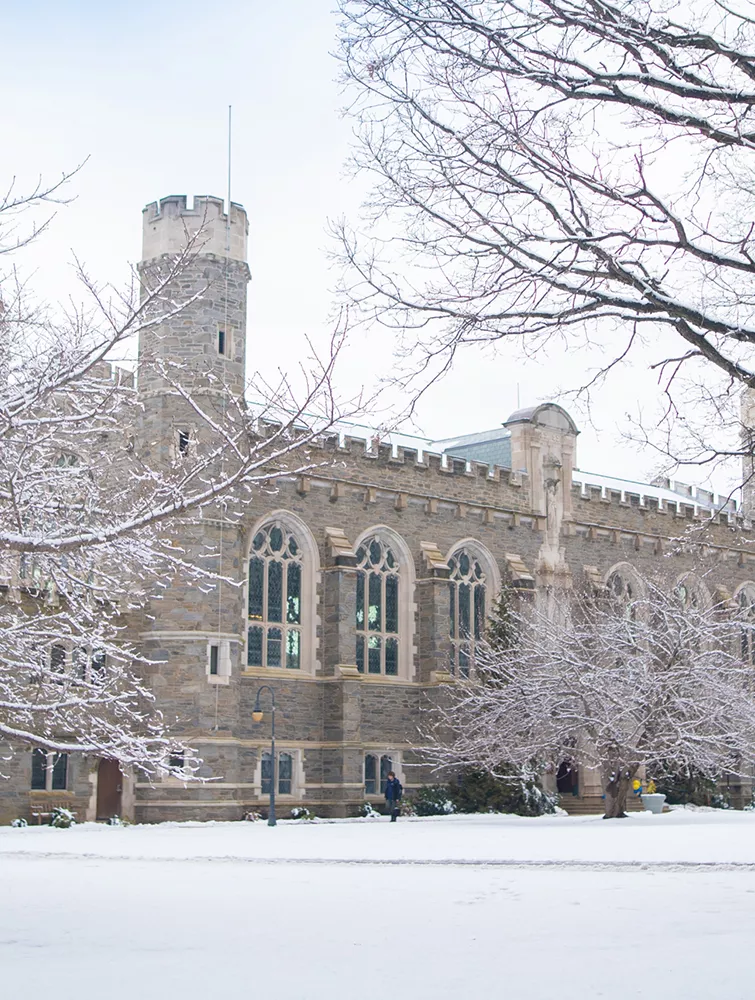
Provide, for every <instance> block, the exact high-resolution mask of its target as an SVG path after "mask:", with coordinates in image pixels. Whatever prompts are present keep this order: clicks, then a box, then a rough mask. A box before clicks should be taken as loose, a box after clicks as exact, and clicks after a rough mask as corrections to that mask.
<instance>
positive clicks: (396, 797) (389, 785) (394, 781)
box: [385, 778, 404, 802]
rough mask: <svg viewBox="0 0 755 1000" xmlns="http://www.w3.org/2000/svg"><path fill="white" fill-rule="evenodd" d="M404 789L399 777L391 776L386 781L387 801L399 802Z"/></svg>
mask: <svg viewBox="0 0 755 1000" xmlns="http://www.w3.org/2000/svg"><path fill="white" fill-rule="evenodd" d="M403 791H404V789H403V788H402V786H401V782H400V781H399V780H398V778H389V779H388V780H387V781H386V783H385V800H386V802H399V801H400V800H401V796H402V794H403Z"/></svg>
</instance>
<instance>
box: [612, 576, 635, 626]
mask: <svg viewBox="0 0 755 1000" xmlns="http://www.w3.org/2000/svg"><path fill="white" fill-rule="evenodd" d="M606 589H607V590H608V596H609V598H610V600H611V601H612V602H613V604H614V606H615V607H616V608H617V610H619V611H621V609H623V614H624V617H625V618H627V619H628V620H629V621H636V619H637V604H636V601H637V596H638V595H637V593H636V589H635V587H634V584H633V583H632V581H631V579H629V578H628V577H627V576H626V574H624V573H621V572H620V571H618V570H617V571H616V572H615V573H611V575H610V576H609V578H608V583H607V584H606Z"/></svg>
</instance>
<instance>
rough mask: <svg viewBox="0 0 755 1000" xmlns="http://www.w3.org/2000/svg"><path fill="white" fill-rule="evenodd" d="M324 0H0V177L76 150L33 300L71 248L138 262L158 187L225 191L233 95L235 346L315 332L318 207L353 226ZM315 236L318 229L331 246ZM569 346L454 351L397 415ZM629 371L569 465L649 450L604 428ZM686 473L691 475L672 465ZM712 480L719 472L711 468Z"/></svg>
mask: <svg viewBox="0 0 755 1000" xmlns="http://www.w3.org/2000/svg"><path fill="white" fill-rule="evenodd" d="M332 6H333V0H286V2H285V3H269V2H267V0H246V2H241V0H238V2H235V0H219V2H217V3H215V4H212V5H208V4H206V3H201V4H200V3H199V2H197V0H180V2H179V0H151V2H147V0H131V2H129V3H128V4H125V3H105V4H103V3H102V2H101V0H99V2H95V0H71V2H69V3H65V4H62V3H59V2H57V3H53V2H52V0H25V2H24V3H23V4H21V3H14V4H6V5H5V9H4V11H3V27H2V32H3V59H2V63H1V64H0V84H1V85H2V93H3V94H4V95H5V100H4V101H3V103H2V105H1V106H0V136H1V137H2V147H1V148H2V153H3V155H2V161H0V183H2V184H4V185H7V184H8V183H9V182H10V180H11V179H12V177H13V176H14V175H15V177H16V178H17V183H18V185H19V189H26V188H28V187H30V186H31V185H33V184H34V183H35V181H36V179H37V177H38V176H39V175H40V174H42V176H43V178H44V179H45V180H51V179H54V178H55V177H56V176H57V175H59V174H60V173H61V172H62V171H64V170H70V169H71V168H72V167H74V166H75V165H76V164H78V163H80V162H81V161H83V160H84V159H85V158H87V157H88V158H89V159H88V160H87V162H86V164H85V166H84V167H83V168H82V170H81V172H80V173H79V174H78V175H77V177H76V178H74V180H73V181H72V182H71V184H70V185H69V188H68V190H69V193H70V194H71V195H75V196H76V197H75V200H74V201H73V202H72V203H70V204H68V205H67V206H65V207H62V208H60V209H59V211H58V213H57V217H56V219H55V222H54V226H53V229H52V231H51V233H50V234H49V235H48V236H46V237H45V238H44V241H42V242H38V243H36V244H35V245H34V246H33V247H31V248H29V249H28V250H26V251H25V252H24V254H23V256H20V257H19V260H18V261H17V263H18V264H19V265H20V266H21V267H22V269H23V270H24V271H26V272H28V271H29V270H30V269H31V270H34V271H35V274H36V281H37V285H38V287H39V289H40V290H41V291H42V292H43V293H44V294H45V295H46V296H48V297H50V298H54V297H58V296H61V295H65V294H68V293H69V292H70V291H71V289H72V286H71V270H70V266H69V262H70V258H71V253H72V251H73V252H75V253H76V254H77V255H78V257H79V258H80V259H81V260H83V261H84V262H85V263H86V265H87V266H88V267H89V269H90V271H91V272H92V273H93V274H94V275H95V276H96V277H97V278H98V279H100V280H107V281H113V282H115V283H119V282H121V281H123V280H125V279H126V278H127V276H128V272H127V264H128V262H134V261H136V260H137V259H138V257H139V254H140V241H141V209H142V207H143V206H144V205H145V204H146V203H147V202H148V201H153V200H155V199H157V198H160V197H164V196H165V195H168V194H189V195H193V194H207V193H209V194H217V195H219V196H223V195H224V194H225V191H226V141H227V140H226V123H227V107H228V104H232V105H233V119H234V128H233V147H234V153H233V189H232V194H233V200H234V201H238V202H241V203H242V204H243V205H244V206H245V208H246V209H247V212H248V213H249V219H250V267H251V271H252V285H251V289H250V308H249V335H248V354H249V355H250V356H251V358H252V363H253V365H254V367H255V368H259V369H261V370H263V371H269V372H272V371H273V370H274V368H275V366H276V365H278V364H282V365H286V364H288V363H290V361H291V359H295V358H296V357H297V355H298V354H300V353H302V352H303V351H304V346H303V344H304V337H305V335H310V336H312V337H313V338H314V339H315V341H316V342H321V341H323V340H324V339H325V337H326V336H327V333H328V330H329V326H328V322H327V317H328V314H329V313H330V311H331V310H332V308H333V294H332V288H333V286H334V284H335V281H336V274H335V273H334V272H333V271H332V270H331V269H330V268H329V265H328V261H327V257H326V253H327V249H328V246H329V241H330V237H329V236H328V233H327V225H328V219H336V218H338V217H340V216H342V215H345V216H347V217H348V218H349V219H350V220H351V221H356V220H357V216H358V211H359V205H360V201H361V198H362V197H363V195H364V193H365V190H366V188H365V187H364V186H361V185H360V184H359V183H354V182H353V181H351V180H347V179H346V178H345V175H344V168H343V165H344V162H345V160H346V157H347V154H348V148H349V143H350V141H351V129H352V123H350V122H349V121H348V120H346V119H344V118H343V117H342V116H341V115H340V110H339V109H340V107H341V106H342V104H343V103H344V98H343V96H342V95H341V94H340V92H339V86H338V83H337V79H336V78H337V75H338V65H337V63H336V61H335V60H334V59H333V57H332V56H331V55H330V53H331V52H332V51H333V50H334V48H335V16H334V14H333V13H332V11H331V7H332ZM330 245H331V246H332V244H330ZM393 347H394V345H393V344H392V342H391V341H390V339H389V336H388V334H387V333H385V332H384V331H382V330H381V331H379V333H378V334H377V335H373V336H369V334H368V333H367V332H365V331H362V332H359V333H357V334H355V335H354V337H353V339H352V342H351V344H350V347H349V350H348V352H347V356H346V358H345V359H344V361H345V363H344V366H343V371H342V375H341V380H342V381H341V384H342V388H343V390H344V392H351V391H353V389H354V387H355V386H356V385H358V384H360V383H361V382H362V381H367V382H368V383H370V382H373V381H374V379H375V378H376V377H378V376H379V375H380V374H381V373H385V372H387V371H389V370H390V368H391V363H392V361H391V359H392V351H393ZM595 363H596V361H594V360H593V358H592V357H591V355H590V351H589V350H588V349H582V350H580V351H575V352H571V353H570V352H567V351H565V350H561V349H558V350H557V349H555V348H554V350H553V351H552V352H551V351H549V352H548V354H547V356H543V358H542V361H541V362H540V363H536V362H535V361H533V360H530V361H527V362H524V361H523V360H522V359H521V358H520V357H519V356H518V355H517V354H516V352H515V351H514V350H513V349H508V350H506V351H504V352H501V353H500V354H498V355H496V354H494V353H493V352H492V351H488V352H487V353H482V352H479V351H477V352H471V351H470V352H469V353H467V354H466V355H464V356H463V357H462V358H461V360H460V361H459V363H458V364H457V368H456V369H455V371H454V373H453V374H452V375H451V376H450V377H448V378H447V379H446V380H445V381H444V382H443V383H442V384H441V385H439V386H438V387H436V388H435V389H434V390H433V391H432V392H431V393H430V394H429V395H428V396H427V398H426V399H425V400H424V401H423V403H422V404H421V406H420V409H419V411H418V416H417V424H416V426H415V427H413V428H407V429H408V430H414V431H416V432H418V433H421V434H423V435H426V436H428V437H431V438H434V439H439V438H444V437H450V436H453V435H457V434H465V433H470V432H472V431H476V430H487V429H489V428H492V427H495V426H497V425H498V424H500V423H501V422H503V421H504V420H505V419H506V417H507V416H508V415H509V414H510V413H511V412H512V411H513V410H514V409H516V408H517V391H518V392H519V398H520V400H521V405H522V406H525V405H530V404H533V403H536V402H539V401H542V400H544V399H547V398H553V397H554V396H555V394H556V393H557V391H558V390H559V389H561V388H569V387H570V386H575V385H578V384H580V383H581V382H582V381H584V377H585V376H584V373H585V371H586V369H588V368H589V367H590V366H591V365H593V364H595ZM648 385H649V383H648V380H647V377H646V376H645V375H644V374H643V372H642V369H641V367H640V368H639V369H634V370H627V371H625V372H624V373H618V374H616V375H614V377H613V379H612V381H611V382H610V385H609V388H608V389H607V390H606V391H604V392H603V393H601V394H600V395H599V396H598V397H597V401H596V403H595V404H594V406H593V410H592V420H593V423H592V424H591V423H590V422H589V421H588V420H587V419H586V415H585V413H584V411H583V410H581V409H580V407H579V406H577V405H574V404H573V403H572V402H569V401H567V402H565V405H566V406H567V408H568V409H570V410H571V412H572V413H573V414H574V415H575V417H576V419H577V422H578V424H579V425H580V426H581V427H582V429H583V433H582V435H581V437H580V441H579V464H580V466H581V467H582V468H583V469H588V470H591V471H602V472H605V473H608V474H613V475H618V476H624V477H626V478H637V477H639V478H640V479H642V478H649V476H650V475H652V474H653V473H655V472H657V471H658V464H657V460H656V459H655V458H654V456H652V455H649V454H644V455H643V454H640V453H638V452H637V451H636V450H633V449H631V448H630V447H629V446H628V445H623V444H620V443H619V429H620V427H621V426H622V425H623V424H624V416H625V414H626V412H628V411H630V410H632V411H634V410H636V407H637V397H638V395H639V396H640V398H641V399H646V398H647V400H648V402H649V401H650V400H651V399H652V395H648V393H649V389H648ZM678 478H680V479H686V480H687V481H691V480H694V479H697V481H698V482H700V483H703V481H704V479H703V476H702V475H699V476H693V475H692V473H690V472H688V471H685V472H683V473H682V474H680V475H679V476H678ZM717 485H719V486H722V483H721V482H719V483H718V484H717Z"/></svg>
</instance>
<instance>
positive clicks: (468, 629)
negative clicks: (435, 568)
mask: <svg viewBox="0 0 755 1000" xmlns="http://www.w3.org/2000/svg"><path fill="white" fill-rule="evenodd" d="M448 568H449V570H450V571H451V574H450V577H449V580H448V596H449V625H450V627H449V636H450V639H451V673H452V674H454V675H455V676H457V677H468V676H469V671H470V669H471V667H472V666H473V664H474V657H475V646H476V644H477V643H478V642H479V641H480V639H482V636H483V632H484V631H485V610H486V609H485V600H486V597H485V593H486V591H485V586H486V579H485V573H484V572H483V569H482V565H481V563H480V561H479V560H478V559H475V557H474V556H472V555H470V553H469V552H467V550H466V549H459V551H458V552H455V553H454V554H453V555H452V556H451V558H450V559H449V560H448Z"/></svg>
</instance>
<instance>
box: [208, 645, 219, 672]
mask: <svg viewBox="0 0 755 1000" xmlns="http://www.w3.org/2000/svg"><path fill="white" fill-rule="evenodd" d="M219 666H220V647H219V646H216V645H215V644H214V643H213V645H212V646H210V674H211V676H213V677H217V674H218V668H219Z"/></svg>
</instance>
